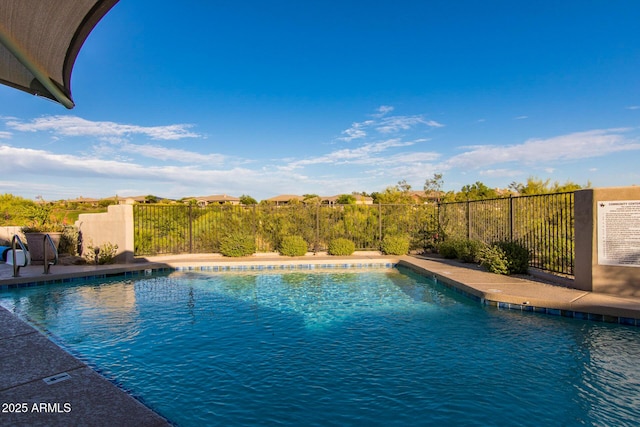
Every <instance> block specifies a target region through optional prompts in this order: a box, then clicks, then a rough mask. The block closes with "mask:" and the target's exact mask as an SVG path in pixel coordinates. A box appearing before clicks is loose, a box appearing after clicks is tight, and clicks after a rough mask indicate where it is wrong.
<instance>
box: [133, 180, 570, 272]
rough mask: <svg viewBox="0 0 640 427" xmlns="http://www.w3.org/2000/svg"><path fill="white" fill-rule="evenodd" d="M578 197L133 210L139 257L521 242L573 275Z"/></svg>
mask: <svg viewBox="0 0 640 427" xmlns="http://www.w3.org/2000/svg"><path fill="white" fill-rule="evenodd" d="M573 196H574V195H573V192H570V193H556V194H544V195H537V196H521V197H509V198H501V199H491V200H474V201H467V202H454V203H440V204H436V203H431V204H422V205H408V204H402V205H380V204H378V205H307V204H302V203H297V204H292V205H280V206H274V205H263V204H260V205H251V206H245V205H210V206H207V207H198V206H191V205H189V206H187V205H135V206H134V230H135V240H134V241H135V255H158V254H179V253H216V252H221V249H224V248H223V247H222V246H224V247H227V246H228V244H229V241H231V242H232V243H233V242H236V241H237V242H240V241H245V242H246V240H247V239H249V240H250V239H254V241H255V250H256V252H273V251H278V250H279V248H281V246H282V243H283V241H284V240H285V239H286V238H287V237H290V236H298V237H301V238H302V239H304V241H305V242H306V243H307V245H308V247H307V249H308V251H311V252H320V251H326V250H328V249H329V248H330V245H331V242H332V241H334V240H337V239H347V240H349V241H351V242H353V243H354V246H355V249H356V250H381V249H384V248H385V247H387V246H388V245H389V242H390V241H394V240H395V241H398V239H400V240H402V239H404V240H406V241H407V242H408V249H409V250H417V251H425V250H426V251H429V250H431V249H434V248H436V247H437V245H438V244H439V243H440V242H442V241H444V240H447V239H468V240H474V241H480V242H483V243H487V244H492V243H495V242H500V241H507V242H517V243H518V244H520V245H521V246H523V247H525V248H526V249H528V250H529V253H530V254H531V257H530V265H531V266H532V267H535V268H540V269H543V270H547V271H551V272H556V273H564V274H573V264H574V226H573V221H574V219H573ZM287 242H288V240H287ZM232 246H233V244H232ZM245 246H246V245H245ZM249 247H253V246H251V245H249Z"/></svg>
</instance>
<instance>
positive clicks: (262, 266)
mask: <svg viewBox="0 0 640 427" xmlns="http://www.w3.org/2000/svg"><path fill="white" fill-rule="evenodd" d="M395 265H400V266H404V267H407V268H409V269H411V270H413V271H415V272H417V273H420V274H422V275H425V276H427V277H432V278H434V279H435V280H436V281H437V282H438V283H440V284H442V285H443V286H445V287H447V288H450V289H453V290H455V291H456V292H459V293H461V294H463V295H465V296H467V297H469V298H471V299H473V300H475V301H478V302H480V303H481V304H484V305H487V306H490V307H496V308H497V309H509V310H519V311H523V312H533V313H544V314H548V315H555V316H563V317H570V318H576V319H583V320H593V321H601V322H608V323H618V324H621V325H627V326H640V298H635V297H617V296H612V295H605V294H596V293H593V292H586V291H581V290H577V289H572V288H570V287H567V286H566V284H561V283H553V282H549V281H541V280H537V279H535V278H533V277H510V276H500V275H496V274H492V273H488V272H486V271H483V270H482V269H480V268H479V267H477V266H475V265H472V264H463V263H458V262H456V261H449V260H444V259H440V258H436V257H428V256H401V257H388V256H376V255H368V256H363V255H360V256H352V257H330V256H319V257H308V256H307V257H297V258H284V257H257V258H256V257H250V258H243V259H227V258H221V257H205V256H201V257H157V258H148V259H143V260H137V262H136V263H133V264H126V265H111V266H87V265H84V266H54V268H52V272H51V274H49V275H44V274H42V269H43V267H42V266H29V267H25V268H24V269H23V270H22V271H21V273H22V276H21V277H18V278H13V277H9V278H7V274H6V268H5V271H4V273H5V274H4V275H2V274H0V289H8V288H11V287H22V286H25V287H30V286H38V285H40V284H44V283H74V282H78V281H84V280H88V279H102V278H109V277H114V276H124V277H141V276H144V275H146V274H151V273H152V272H172V271H201V272H218V271H220V272H223V271H236V272H240V271H283V272H284V271H309V270H316V269H324V268H326V269H342V268H350V269H351V268H356V269H360V268H361V269H364V268H372V267H375V268H378V267H382V268H390V267H393V266H395ZM0 267H6V266H4V265H0ZM1 272H2V271H1V269H0V273H1ZM0 321H1V322H2V323H3V325H4V328H3V329H2V330H0V343H1V344H2V346H0V360H3V363H0V372H2V377H3V378H5V380H4V382H2V381H0V396H2V402H3V403H8V402H14V403H15V402H24V403H26V404H27V406H28V408H29V409H30V412H29V413H10V414H2V421H3V422H7V423H9V424H11V425H25V426H26V425H49V426H55V425H60V426H62V425H81V424H85V425H89V424H90V425H97V426H101V425H104V426H107V425H109V426H110V425H114V424H115V425H123V426H127V425H137V426H165V425H171V423H170V421H168V420H166V419H164V418H163V417H162V416H160V415H159V414H157V413H155V412H154V411H153V410H151V409H150V408H148V407H146V406H145V405H144V404H143V402H141V401H139V400H138V399H136V398H135V397H133V396H132V395H131V394H129V393H127V392H126V391H124V390H122V389H121V388H119V387H118V386H117V385H115V384H114V383H112V382H111V381H109V380H107V379H106V378H105V377H103V376H102V375H100V374H99V373H97V372H96V371H95V370H94V369H92V368H91V367H89V366H88V365H86V364H85V363H84V362H82V361H80V360H79V359H77V358H75V357H73V356H72V355H71V354H70V353H69V352H67V351H65V350H64V349H62V348H61V347H59V346H58V345H56V344H55V343H54V342H53V341H51V340H50V339H48V337H47V336H46V335H44V334H42V333H40V332H39V331H38V330H37V329H35V328H34V327H32V326H31V325H29V324H27V323H26V322H23V321H22V320H21V319H19V318H18V317H17V316H16V315H14V314H13V313H10V312H9V311H7V310H6V309H4V308H2V307H0ZM9 361H11V363H9ZM61 374H69V377H70V379H67V380H65V381H60V382H58V383H55V384H52V385H47V384H46V383H45V382H44V380H45V379H47V378H57V377H59V376H60V375H61ZM69 401H71V403H72V406H71V411H70V412H64V410H65V407H64V406H63V404H64V403H65V402H69ZM40 403H44V404H45V409H48V410H50V411H49V412H34V411H33V406H32V405H33V404H40ZM47 404H49V406H46V405H47ZM56 404H57V406H56Z"/></svg>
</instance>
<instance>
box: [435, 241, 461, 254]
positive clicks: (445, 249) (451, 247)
mask: <svg viewBox="0 0 640 427" xmlns="http://www.w3.org/2000/svg"><path fill="white" fill-rule="evenodd" d="M438 253H439V254H440V255H442V256H443V257H445V258H447V259H456V258H458V250H457V248H456V241H455V240H445V241H444V242H441V243H440V244H439V245H438Z"/></svg>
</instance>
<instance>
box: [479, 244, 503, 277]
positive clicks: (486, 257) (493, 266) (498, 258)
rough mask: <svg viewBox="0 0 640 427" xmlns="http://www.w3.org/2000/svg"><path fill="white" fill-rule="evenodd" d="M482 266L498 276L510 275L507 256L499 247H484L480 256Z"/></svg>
mask: <svg viewBox="0 0 640 427" xmlns="http://www.w3.org/2000/svg"><path fill="white" fill-rule="evenodd" d="M478 258H480V265H481V266H483V267H484V268H486V269H487V270H488V271H490V272H492V273H496V274H509V262H508V261H507V255H506V254H505V253H504V251H503V250H502V249H500V248H499V247H498V246H495V245H491V246H486V247H484V248H483V249H482V250H481V251H480V254H479V256H478Z"/></svg>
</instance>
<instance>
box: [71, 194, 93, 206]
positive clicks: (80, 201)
mask: <svg viewBox="0 0 640 427" xmlns="http://www.w3.org/2000/svg"><path fill="white" fill-rule="evenodd" d="M98 202H100V200H98V199H93V198H91V197H82V196H80V197H78V198H76V199H69V200H67V203H77V204H79V205H91V206H96V205H97V204H98Z"/></svg>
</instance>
